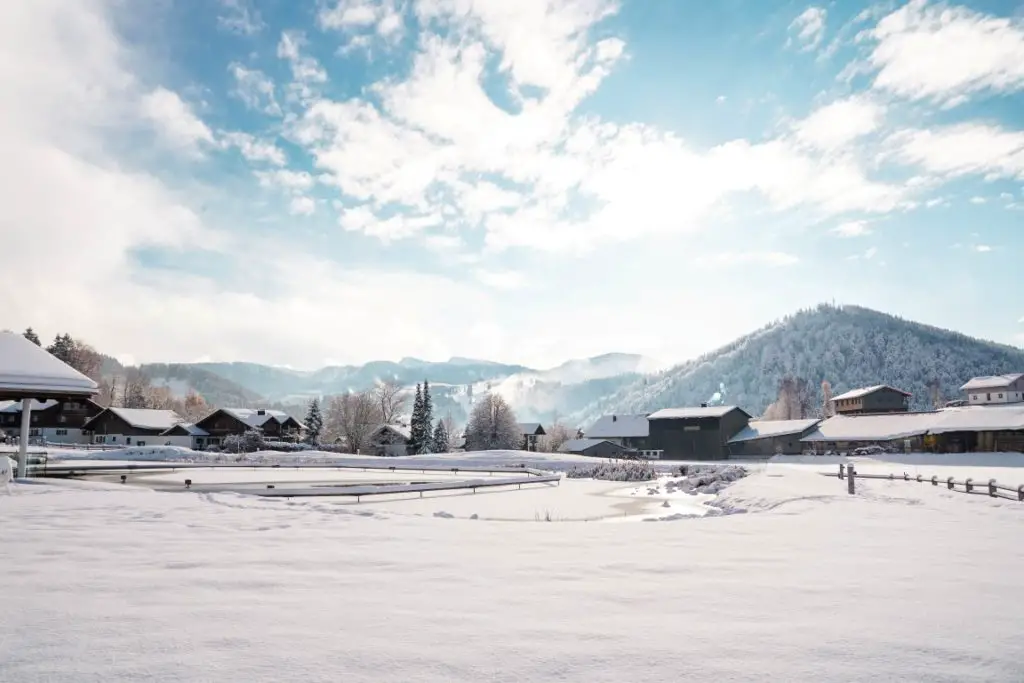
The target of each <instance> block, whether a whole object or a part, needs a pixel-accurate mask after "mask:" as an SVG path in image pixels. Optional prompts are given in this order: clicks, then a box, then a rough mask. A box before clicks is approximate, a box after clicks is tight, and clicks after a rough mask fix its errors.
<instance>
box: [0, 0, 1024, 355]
mask: <svg viewBox="0 0 1024 683" xmlns="http://www.w3.org/2000/svg"><path fill="white" fill-rule="evenodd" d="M140 5H141V4H140V3H121V2H115V1H114V0H83V1H82V2H77V3H73V4H68V3H63V2H58V1H57V0H41V1H39V2H29V0H19V1H18V2H15V3H7V4H5V6H4V8H3V9H0V26H2V28H0V38H2V39H3V41H2V42H3V45H2V47H0V63H7V64H18V65H19V67H20V68H19V69H18V70H8V71H0V84H2V85H3V86H4V89H5V91H6V92H8V93H10V94H11V98H10V101H11V102H14V105H13V106H11V107H8V108H6V110H5V111H4V112H2V113H0V124H3V125H0V131H2V132H0V142H2V143H3V144H4V146H5V149H9V150H11V153H9V154H6V155H5V158H4V159H3V160H2V161H0V164H2V167H0V174H2V175H0V187H2V188H3V189H0V199H2V201H0V205H2V206H3V207H4V209H3V211H2V212H0V221H2V223H0V225H2V226H3V232H4V234H5V237H7V238H8V239H7V240H6V242H7V244H6V245H5V246H4V249H5V251H6V252H7V255H8V259H5V260H6V261H8V267H7V269H8V277H9V282H11V283H19V282H22V283H27V284H26V286H27V287H28V288H29V289H30V290H31V291H32V292H33V296H32V297H31V298H30V299H29V300H27V301H24V302H16V303H14V304H12V305H9V306H8V307H6V308H7V310H6V311H5V316H4V317H5V320H4V325H5V326H7V327H12V328H17V327H23V326H27V325H33V326H34V327H36V328H37V329H39V330H41V331H42V332H43V333H44V334H46V335H50V334H54V333H56V332H58V331H62V330H67V331H69V332H71V333H72V334H74V335H76V336H81V337H83V338H85V339H87V340H89V341H90V342H92V343H93V344H94V345H95V346H97V347H98V348H100V349H101V350H103V351H105V352H108V353H111V354H116V355H118V356H120V357H122V358H125V359H128V360H137V361H159V360H163V361H191V360H198V359H216V360H252V361H258V362H266V363H273V364H282V365H291V366H294V367H317V366H320V365H323V364H327V363H339V362H364V361H367V360H370V359H377V358H399V357H402V356H418V357H424V358H430V359H443V358H446V357H448V356H451V355H461V356H474V357H484V358H489V359H494V360H504V361H513V362H522V363H526V364H530V365H535V366H546V365H553V364H557V363H558V362H561V361H562V360H565V359H566V358H569V357H580V356H585V355H594V354H598V353H603V352H607V351H613V350H614V351H632V352H639V353H644V354H648V355H651V356H654V357H656V358H658V359H660V360H663V361H666V362H677V361H682V360H685V359H687V358H690V357H693V356H694V355H697V354H699V353H702V352H704V351H708V350H710V349H712V348H714V347H716V346H718V345H720V344H723V343H726V342H728V341H730V340H731V339H733V338H735V337H736V336H738V335H740V334H743V333H745V332H748V331H751V330H753V329H755V328H757V327H759V326H761V325H763V324H765V323H767V322H769V321H771V320H773V319H776V318H779V317H781V316H783V315H786V314H787V313H791V312H794V311H795V310H797V309H800V308H803V307H807V306H812V305H814V304H816V303H819V302H823V301H833V300H834V301H836V302H839V303H849V304H861V305H865V306H869V307H873V308H878V309H881V310H884V311H888V312H892V313H896V314H899V315H901V316H904V317H906V318H911V319H915V320H920V321H922V322H927V323H931V324H936V325H940V326H943V327H949V328H953V329H957V330H960V331H963V332H965V333H968V334H971V335H975V336H981V337H985V338H991V339H996V340H998V341H1002V342H1007V343H1012V344H1016V345H1021V344H1022V343H1024V318H1022V316H1024V290H1022V288H1021V287H1020V283H1021V281H1022V278H1021V276H1020V275H1019V272H1020V270H1021V265H1020V264H1021V263H1022V260H1021V257H1022V255H1024V230H1022V228H1024V4H1021V3H1019V2H1007V1H1002V2H999V1H995V0H987V1H984V2H975V3H966V4H948V3H938V2H921V1H920V0H914V1H913V2H910V3H882V4H867V3H854V2H831V3H822V4H807V3H794V2H772V3H768V2H765V3H751V2H739V1H738V0H726V1H723V2H717V3H693V2H675V1H671V0H621V1H615V0H519V1H517V2H515V3H510V2H505V1H503V0H502V1H499V0H373V1H371V0H341V1H340V2H339V1H338V0H317V1H315V2H313V1H311V2H286V1H285V0H216V1H211V2H198V1H187V0H164V1H163V2H158V3H146V5H147V6H146V7H145V8H143V7H141V6H140ZM12 254H14V255H17V257H16V258H13V259H12V258H11V255H12ZM22 255H24V257H22ZM51 268H55V269H56V270H57V272H59V273H61V277H59V278H40V273H42V272H49V269H51ZM13 286H14V287H15V288H18V285H13Z"/></svg>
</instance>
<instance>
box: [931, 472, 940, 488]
mask: <svg viewBox="0 0 1024 683" xmlns="http://www.w3.org/2000/svg"><path fill="white" fill-rule="evenodd" d="M938 485H939V478H938V477H937V476H935V475H934V474H933V475H932V486H938Z"/></svg>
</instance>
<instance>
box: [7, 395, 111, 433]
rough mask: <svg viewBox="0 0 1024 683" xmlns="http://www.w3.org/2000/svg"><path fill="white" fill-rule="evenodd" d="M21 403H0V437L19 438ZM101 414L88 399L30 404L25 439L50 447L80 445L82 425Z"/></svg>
mask: <svg viewBox="0 0 1024 683" xmlns="http://www.w3.org/2000/svg"><path fill="white" fill-rule="evenodd" d="M21 407H22V406H21V401H0V436H3V435H6V436H8V437H19V436H21ZM101 412H103V407H102V406H100V405H99V404H98V403H96V402H95V401H92V400H90V399H84V398H83V399H74V400H67V401H58V400H56V399H48V400H45V401H37V400H34V401H33V403H32V414H31V415H30V416H29V437H31V438H33V439H42V440H44V441H47V442H50V443H82V442H84V441H86V440H87V437H85V436H84V434H83V432H82V427H83V426H85V423H86V422H88V421H89V420H91V419H92V418H94V417H95V416H97V415H99V414H100V413H101Z"/></svg>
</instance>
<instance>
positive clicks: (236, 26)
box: [217, 0, 266, 36]
mask: <svg viewBox="0 0 1024 683" xmlns="http://www.w3.org/2000/svg"><path fill="white" fill-rule="evenodd" d="M220 4H221V5H222V6H223V7H224V11H225V13H224V14H222V15H220V16H218V17H217V26H219V27H220V28H222V29H224V30H225V31H230V32H231V33H239V34H242V35H246V36H251V35H254V34H256V33H259V32H260V31H262V30H263V29H264V28H265V26H266V24H264V23H263V19H262V18H261V17H260V13H259V11H258V10H257V9H255V8H254V7H252V5H251V4H250V0H220Z"/></svg>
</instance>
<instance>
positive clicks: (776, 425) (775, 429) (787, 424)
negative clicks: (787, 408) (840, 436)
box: [729, 419, 820, 443]
mask: <svg viewBox="0 0 1024 683" xmlns="http://www.w3.org/2000/svg"><path fill="white" fill-rule="evenodd" d="M818 422H820V420H817V419H810V420H754V421H752V422H750V423H748V424H747V426H746V427H744V428H743V430H742V431H741V432H740V433H739V434H737V435H736V436H734V437H732V438H731V439H729V443H742V442H744V441H756V440H757V439H769V438H771V437H775V436H792V435H794V434H803V433H804V432H806V431H808V430H809V429H811V428H813V427H814V426H815V425H817V424H818Z"/></svg>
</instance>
